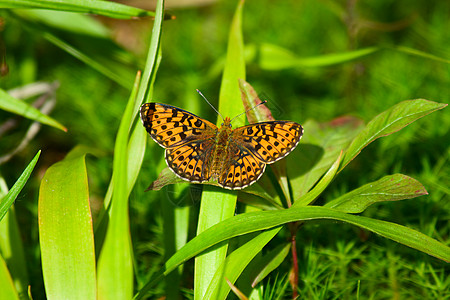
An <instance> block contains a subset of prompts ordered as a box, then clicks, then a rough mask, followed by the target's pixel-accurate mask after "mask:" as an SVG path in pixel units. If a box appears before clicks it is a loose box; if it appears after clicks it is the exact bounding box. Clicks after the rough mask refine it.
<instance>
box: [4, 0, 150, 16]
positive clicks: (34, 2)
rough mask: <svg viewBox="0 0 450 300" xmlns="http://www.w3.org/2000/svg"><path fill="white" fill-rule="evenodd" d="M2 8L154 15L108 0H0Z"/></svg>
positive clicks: (106, 14)
mask: <svg viewBox="0 0 450 300" xmlns="http://www.w3.org/2000/svg"><path fill="white" fill-rule="evenodd" d="M0 7H2V8H26V9H29V8H40V9H51V10H58V11H70V12H78V13H85V14H96V15H101V16H105V17H110V18H117V19H130V18H133V17H146V16H154V15H155V14H154V13H153V12H151V11H146V10H143V9H140V8H136V7H132V6H127V5H124V4H120V3H115V2H110V1H97V0H79V1H71V0H0Z"/></svg>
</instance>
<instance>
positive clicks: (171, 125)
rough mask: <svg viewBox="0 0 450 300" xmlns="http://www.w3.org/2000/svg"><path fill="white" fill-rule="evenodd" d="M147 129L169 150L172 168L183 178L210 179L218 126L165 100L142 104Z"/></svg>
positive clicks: (167, 156) (200, 180)
mask: <svg viewBox="0 0 450 300" xmlns="http://www.w3.org/2000/svg"><path fill="white" fill-rule="evenodd" d="M141 119H142V122H143V124H144V127H145V128H146V130H147V132H148V133H149V134H150V136H151V137H152V138H153V140H154V141H155V142H157V143H158V144H159V145H160V146H162V147H163V148H165V149H166V163H167V165H168V167H169V168H170V169H171V170H172V171H173V172H174V173H175V174H176V175H177V176H178V177H180V178H181V179H184V180H187V181H190V182H198V183H200V182H203V181H207V180H208V179H209V178H210V177H211V175H210V170H209V165H210V164H209V160H210V157H211V154H212V150H213V148H214V139H215V136H216V135H217V127H216V125H214V124H212V123H211V122H209V121H207V120H204V119H202V118H199V117H197V116H196V115H194V114H192V113H190V112H188V111H185V110H183V109H181V108H178V107H175V106H170V105H166V104H161V103H145V104H144V105H142V106H141Z"/></svg>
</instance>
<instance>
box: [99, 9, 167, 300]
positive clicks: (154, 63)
mask: <svg viewBox="0 0 450 300" xmlns="http://www.w3.org/2000/svg"><path fill="white" fill-rule="evenodd" d="M163 14H164V1H163V0H161V1H158V3H157V6H156V18H155V22H154V24H153V31H152V38H151V42H150V47H149V52H148V55H147V62H146V65H145V70H144V74H143V79H142V82H141V83H140V85H138V83H139V80H138V78H137V80H136V82H135V87H134V89H133V92H132V94H131V96H130V100H129V102H128V104H127V107H126V110H125V113H124V115H123V118H122V121H121V123H120V127H119V132H118V134H117V139H116V146H115V151H114V153H115V155H114V173H113V185H112V190H113V196H112V203H111V210H110V222H109V224H108V231H107V233H106V237H105V243H104V245H103V248H102V251H101V253H100V258H99V262H98V273H99V275H98V290H99V295H100V296H101V297H103V299H130V298H131V297H132V294H133V267H132V258H131V254H132V253H131V250H132V249H131V237H130V232H129V219H128V218H129V216H128V196H129V192H130V191H131V187H132V185H134V182H130V183H129V182H128V180H127V178H128V170H127V157H128V155H129V152H128V151H129V148H128V147H129V145H131V144H133V143H135V139H134V138H133V136H134V134H133V136H132V138H131V141H129V140H128V134H129V131H130V130H131V126H132V124H133V120H134V118H135V116H136V114H137V112H138V107H139V106H140V104H141V103H142V101H143V100H144V98H146V97H149V95H151V91H150V89H151V86H152V85H153V82H154V80H155V76H156V71H157V68H158V64H159V60H160V57H161V56H160V52H159V51H160V46H159V45H160V37H161V30H162V20H163ZM139 79H140V77H139ZM136 126H139V127H137V128H136V129H135V132H137V133H136V135H137V136H140V137H142V140H143V141H144V142H143V143H140V144H139V147H140V150H139V151H138V152H139V153H142V152H143V151H145V140H146V137H147V135H146V133H145V130H144V128H143V127H142V126H141V124H136ZM134 159H135V158H134ZM141 163H142V160H141V159H140V160H139V162H137V163H136V165H140V164H141ZM138 169H140V168H137V169H135V170H138ZM132 179H134V176H133V177H132ZM129 184H131V186H130V185H129ZM118 270H119V271H118Z"/></svg>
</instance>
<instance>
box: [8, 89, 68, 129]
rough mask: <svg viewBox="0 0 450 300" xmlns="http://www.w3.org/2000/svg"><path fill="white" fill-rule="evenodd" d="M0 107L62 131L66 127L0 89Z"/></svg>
mask: <svg viewBox="0 0 450 300" xmlns="http://www.w3.org/2000/svg"><path fill="white" fill-rule="evenodd" d="M0 109H3V110H6V111H9V112H11V113H14V114H16V115H19V116H22V117H25V118H27V119H31V120H33V121H37V122H39V123H42V124H46V125H49V126H52V127H55V128H58V129H61V130H63V131H67V129H66V127H64V126H63V125H61V124H60V123H59V122H57V121H55V120H54V119H52V118H50V117H49V116H47V115H44V114H43V113H41V112H40V111H39V110H38V109H36V108H34V107H32V106H31V105H29V104H27V103H26V102H24V101H22V100H18V99H15V98H13V97H11V96H10V95H9V94H8V93H7V92H5V91H4V90H2V89H0Z"/></svg>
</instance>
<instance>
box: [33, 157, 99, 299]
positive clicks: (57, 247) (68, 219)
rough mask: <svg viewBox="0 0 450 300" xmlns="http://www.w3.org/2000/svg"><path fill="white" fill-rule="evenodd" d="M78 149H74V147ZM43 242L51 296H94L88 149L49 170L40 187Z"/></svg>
mask: <svg viewBox="0 0 450 300" xmlns="http://www.w3.org/2000/svg"><path fill="white" fill-rule="evenodd" d="M74 150H75V149H74ZM38 211H39V215H38V219H39V242H40V251H41V260H42V273H43V276H44V284H45V291H46V294H47V297H48V298H49V299H62V298H65V297H67V295H71V296H72V297H74V298H79V299H96V296H97V290H96V282H95V250H94V236H93V229H92V217H91V212H90V206H89V191H88V181H87V172H86V163H85V153H80V152H79V151H78V153H72V154H71V153H69V154H68V155H67V157H66V158H65V159H63V160H62V161H60V162H57V163H55V164H54V165H52V166H51V167H50V168H48V169H47V171H46V172H45V175H44V177H43V179H42V181H41V186H40V189H39V206H38Z"/></svg>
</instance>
